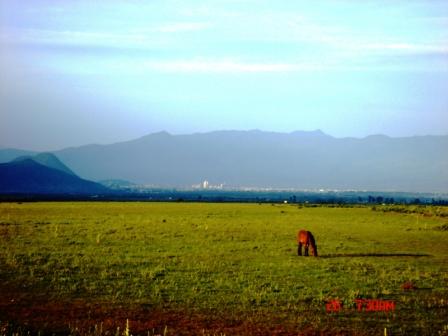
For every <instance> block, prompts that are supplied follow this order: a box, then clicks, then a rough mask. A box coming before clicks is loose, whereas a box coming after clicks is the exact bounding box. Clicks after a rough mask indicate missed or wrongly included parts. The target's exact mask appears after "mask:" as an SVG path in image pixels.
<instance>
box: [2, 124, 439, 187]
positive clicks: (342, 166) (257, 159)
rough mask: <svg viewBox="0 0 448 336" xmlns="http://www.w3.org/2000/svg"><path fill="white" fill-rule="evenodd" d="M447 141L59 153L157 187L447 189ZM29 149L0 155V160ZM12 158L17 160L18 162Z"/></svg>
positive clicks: (206, 138) (206, 142) (225, 135)
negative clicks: (207, 182)
mask: <svg viewBox="0 0 448 336" xmlns="http://www.w3.org/2000/svg"><path fill="white" fill-rule="evenodd" d="M447 150H448V136H415V137H404V138H391V137H388V136H384V135H372V136H368V137H365V138H361V139H360V138H335V137H332V136H329V135H327V134H325V133H323V132H321V131H319V130H317V131H311V132H304V131H296V132H292V133H274V132H264V131H258V130H253V131H216V132H210V133H197V134H190V135H171V134H169V133H167V132H159V133H153V134H149V135H147V136H144V137H141V138H139V139H136V140H132V141H127V142H120V143H115V144H110V145H87V146H81V147H76V148H66V149H63V150H60V151H56V152H54V154H55V155H56V156H57V157H58V158H59V159H60V160H62V162H64V163H65V165H67V166H68V167H70V169H71V170H73V171H74V172H75V173H76V174H78V175H79V176H81V177H83V178H85V179H89V180H94V181H100V180H114V179H121V180H127V181H132V182H134V183H138V184H145V185H153V186H159V187H189V186H191V185H194V184H199V183H201V182H202V181H203V180H208V181H209V182H210V184H224V185H226V186H229V187H272V188H297V189H339V190H370V191H408V192H447V191H448V155H447V153H448V151H447ZM30 154H32V153H29V152H27V151H18V150H12V149H6V150H5V149H4V150H0V162H1V161H2V160H6V159H8V160H12V159H14V158H15V157H17V156H23V155H30ZM14 156H15V157H14Z"/></svg>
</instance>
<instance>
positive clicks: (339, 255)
mask: <svg viewBox="0 0 448 336" xmlns="http://www.w3.org/2000/svg"><path fill="white" fill-rule="evenodd" d="M347 257H350V258H351V257H380V258H387V257H414V258H420V257H432V255H431V254H427V253H330V254H323V255H320V256H319V258H347Z"/></svg>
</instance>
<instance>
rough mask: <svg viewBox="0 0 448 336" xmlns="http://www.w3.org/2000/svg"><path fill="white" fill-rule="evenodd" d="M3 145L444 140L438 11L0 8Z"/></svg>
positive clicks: (444, 81)
mask: <svg viewBox="0 0 448 336" xmlns="http://www.w3.org/2000/svg"><path fill="white" fill-rule="evenodd" d="M0 48H1V49H0V50H1V54H0V73H1V75H0V113H1V114H0V145H1V146H4V147H19V148H27V149H36V150H53V149H59V148H62V147H66V146H78V145H83V144H89V143H112V142H117V141H122V140H129V139H133V138H137V137H139V136H143V135H145V134H147V133H151V132H157V131H161V130H166V131H168V132H170V133H173V134H179V133H194V132H206V131H212V130H221V129H242V130H243V129H262V130H268V131H278V132H291V131H294V130H314V129H321V130H323V131H324V132H326V133H328V134H330V135H333V136H337V137H344V136H355V137H363V136H367V135H369V134H377V133H382V134H387V135H390V136H411V135H426V134H448V2H446V1H438V0H431V1H422V0H406V1H400V0H397V1H386V0H381V1H373V0H371V1H348V0H345V1H342V0H334V1H321V0H317V1H297V0H295V1H263V0H260V1H253V0H227V1H201V0H195V1H188V0H187V1H185V0H184V1H174V0H166V1H158V0H152V1H137V0H128V1H116V0H115V1H114V0H112V1H91V0H89V1H86V0H77V1H68V0H67V1H49V0H33V1H12V0H11V1H8V0H0Z"/></svg>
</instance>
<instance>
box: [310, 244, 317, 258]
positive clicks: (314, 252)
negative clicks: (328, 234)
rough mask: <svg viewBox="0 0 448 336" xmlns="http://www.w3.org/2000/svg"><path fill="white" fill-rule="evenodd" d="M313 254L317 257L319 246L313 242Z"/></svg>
mask: <svg viewBox="0 0 448 336" xmlns="http://www.w3.org/2000/svg"><path fill="white" fill-rule="evenodd" d="M311 254H312V255H313V257H317V256H318V255H317V246H316V244H315V243H314V244H311Z"/></svg>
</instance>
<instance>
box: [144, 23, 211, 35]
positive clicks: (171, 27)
mask: <svg viewBox="0 0 448 336" xmlns="http://www.w3.org/2000/svg"><path fill="white" fill-rule="evenodd" d="M209 27H210V24H208V23H205V22H174V23H168V24H164V25H161V26H159V27H156V28H154V29H152V30H151V31H154V32H161V33H180V32H192V31H201V30H205V29H208V28H209Z"/></svg>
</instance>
